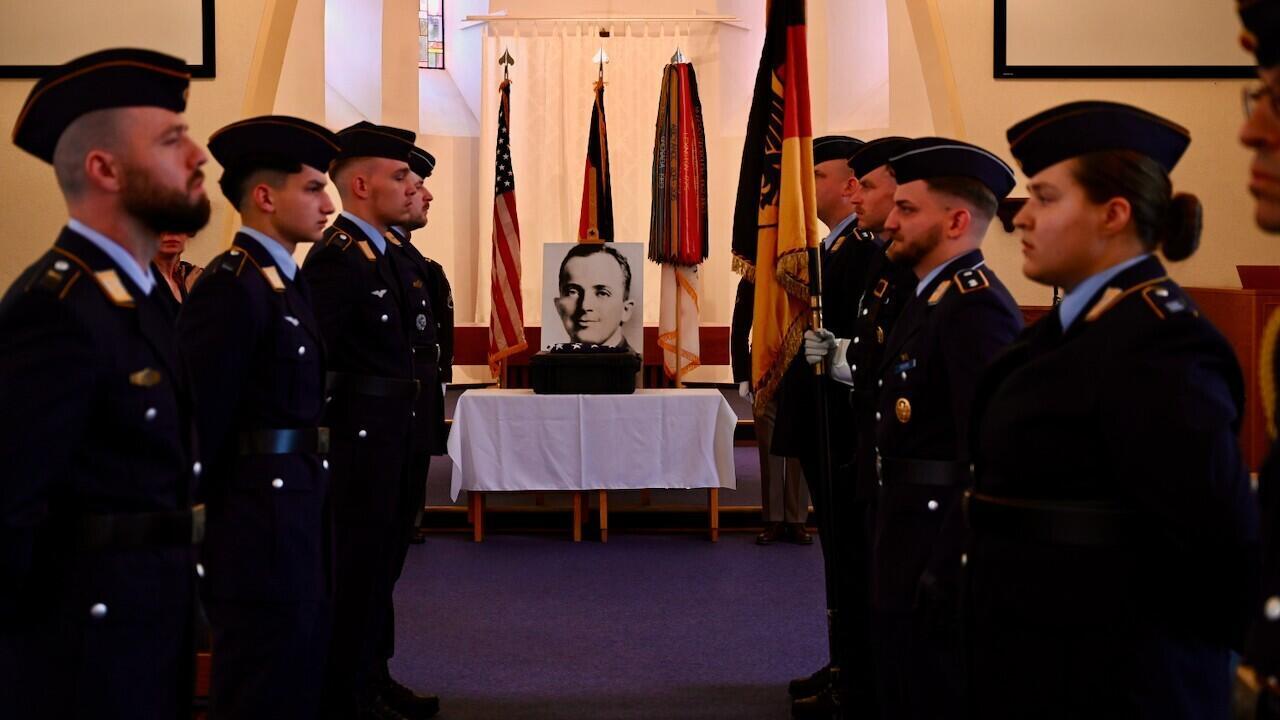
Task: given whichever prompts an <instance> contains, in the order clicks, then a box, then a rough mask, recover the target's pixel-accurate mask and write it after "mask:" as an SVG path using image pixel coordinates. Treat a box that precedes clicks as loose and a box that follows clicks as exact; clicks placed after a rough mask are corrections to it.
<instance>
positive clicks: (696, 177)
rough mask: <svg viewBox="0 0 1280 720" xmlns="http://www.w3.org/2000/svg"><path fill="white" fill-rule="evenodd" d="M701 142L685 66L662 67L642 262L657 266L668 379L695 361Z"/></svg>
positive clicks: (703, 175)
mask: <svg viewBox="0 0 1280 720" xmlns="http://www.w3.org/2000/svg"><path fill="white" fill-rule="evenodd" d="M707 246H708V242H707V143H706V134H705V132H704V129H703V124H702V105H701V102H700V101H699V99H698V81H697V75H696V74H695V73H694V70H693V65H692V64H691V63H687V62H683V63H672V64H670V65H667V67H666V69H665V70H664V72H663V76H662V94H661V96H660V97H659V100H658V119H657V122H656V124H655V132H654V146H653V206H652V209H651V212H650V215H649V259H650V260H652V261H654V262H656V263H660V264H661V265H662V303H661V310H660V314H659V321H658V346H659V347H661V348H662V351H663V369H664V370H665V371H666V374H667V377H669V378H673V379H679V378H682V377H684V376H685V375H686V374H688V373H689V372H690V371H691V370H693V369H694V368H696V367H698V366H699V365H700V364H701V362H702V361H701V357H700V349H699V344H698V325H699V299H698V288H699V281H698V265H699V264H700V263H702V261H703V260H705V259H706V258H707V250H708V248H707Z"/></svg>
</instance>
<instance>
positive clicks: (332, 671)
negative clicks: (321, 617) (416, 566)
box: [323, 398, 411, 718]
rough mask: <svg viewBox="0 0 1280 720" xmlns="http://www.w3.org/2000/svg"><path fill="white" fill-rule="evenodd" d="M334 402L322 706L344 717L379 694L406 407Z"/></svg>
mask: <svg viewBox="0 0 1280 720" xmlns="http://www.w3.org/2000/svg"><path fill="white" fill-rule="evenodd" d="M339 402H340V403H342V404H339V405H335V406H333V407H332V410H333V417H334V419H333V420H332V421H331V422H330V428H332V429H331V433H330V453H329V462H330V471H331V483H332V485H331V493H330V497H331V498H332V503H331V508H332V518H333V536H334V598H333V634H332V642H331V643H330V645H329V658H328V661H327V663H326V669H325V683H324V684H325V690H324V693H323V703H324V704H323V711H324V713H325V716H326V717H334V718H347V717H350V716H351V715H352V714H354V712H355V709H356V708H357V707H359V706H361V705H364V704H367V703H369V702H371V701H372V700H373V698H374V696H375V695H376V694H377V691H378V688H377V686H376V681H377V680H378V678H379V676H380V674H381V668H380V666H381V663H382V658H381V657H380V650H381V647H382V642H383V633H384V631H385V628H386V627H387V622H388V620H387V613H388V612H389V609H390V607H391V603H392V589H393V586H394V582H393V579H392V578H393V577H394V572H393V569H394V565H395V563H396V560H397V559H398V558H399V552H400V551H399V548H400V545H401V543H400V538H401V537H402V532H401V529H400V527H401V523H400V509H401V500H402V495H403V488H404V487H405V475H406V472H407V468H406V461H407V459H408V449H409V427H410V418H411V414H410V411H411V406H410V404H409V403H408V402H407V401H406V402H404V403H400V402H398V401H393V400H389V399H385V398H355V399H351V400H349V401H347V402H346V403H344V402H343V401H341V400H340V401H339ZM343 405H346V407H343ZM361 431H363V432H364V433H365V434H364V435H363V436H361V434H360V433H361Z"/></svg>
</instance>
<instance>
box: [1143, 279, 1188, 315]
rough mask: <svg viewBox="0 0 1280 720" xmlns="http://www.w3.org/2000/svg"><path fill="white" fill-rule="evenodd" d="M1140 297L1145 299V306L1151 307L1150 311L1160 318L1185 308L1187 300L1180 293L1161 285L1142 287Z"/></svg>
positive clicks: (1182, 310) (1183, 310)
mask: <svg viewBox="0 0 1280 720" xmlns="http://www.w3.org/2000/svg"><path fill="white" fill-rule="evenodd" d="M1142 299H1143V300H1146V301H1147V307H1149V308H1151V312H1153V313H1155V314H1156V317H1158V318H1160V319H1161V320H1165V319H1168V317H1169V316H1170V315H1176V314H1178V313H1180V312H1185V311H1186V310H1187V301H1186V300H1184V299H1183V298H1182V296H1181V293H1176V292H1173V291H1172V290H1170V289H1169V288H1167V287H1164V286H1162V285H1152V286H1149V287H1145V288H1143V289H1142Z"/></svg>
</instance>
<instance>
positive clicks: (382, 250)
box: [342, 210, 387, 255]
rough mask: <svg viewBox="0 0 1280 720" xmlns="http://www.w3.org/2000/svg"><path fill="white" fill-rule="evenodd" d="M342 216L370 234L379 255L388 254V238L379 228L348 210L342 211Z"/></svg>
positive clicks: (366, 233) (370, 239) (370, 240)
mask: <svg viewBox="0 0 1280 720" xmlns="http://www.w3.org/2000/svg"><path fill="white" fill-rule="evenodd" d="M342 217H344V218H346V219H348V220H350V221H351V222H353V223H355V224H356V227H359V228H360V229H361V230H363V231H364V234H365V235H368V236H369V242H371V243H373V246H374V247H376V248H378V254H379V255H386V254H387V239H386V238H384V237H382V234H381V233H379V232H378V229H377V228H375V227H374V226H372V225H370V224H369V223H367V222H365V221H364V220H361V219H360V218H358V217H356V216H355V215H352V214H351V213H349V212H347V211H346V210H343V211H342Z"/></svg>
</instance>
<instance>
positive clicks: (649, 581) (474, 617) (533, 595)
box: [392, 533, 826, 720]
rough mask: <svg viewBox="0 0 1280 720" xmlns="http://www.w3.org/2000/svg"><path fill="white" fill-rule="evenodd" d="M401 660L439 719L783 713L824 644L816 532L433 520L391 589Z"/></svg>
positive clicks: (401, 672) (396, 669)
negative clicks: (533, 530)
mask: <svg viewBox="0 0 1280 720" xmlns="http://www.w3.org/2000/svg"><path fill="white" fill-rule="evenodd" d="M396 611H397V612H396V616H397V617H396V620H397V635H396V638H397V647H398V652H397V653H396V657H395V658H394V659H393V661H392V672H393V674H395V676H396V677H397V678H398V679H399V680H401V681H402V682H404V683H405V684H407V685H410V686H412V687H415V688H417V689H420V690H427V691H430V692H434V693H437V694H439V695H440V697H441V708H442V710H441V713H440V718H442V720H470V719H480V718H483V719H484V720H505V719H507V718H510V719H512V720H525V719H529V720H534V719H536V720H543V719H548V720H549V719H553V718H555V719H559V718H574V719H575V720H576V719H590V720H615V719H618V720H622V719H630V718H664V719H665V718H671V719H672V720H677V719H685V718H699V719H704V718H705V719H708V720H709V719H711V718H735V719H740V718H741V719H751V718H761V719H764V718H787V717H789V709H788V708H789V704H788V699H787V693H786V683H787V681H788V680H789V679H791V678H792V677H795V676H798V675H802V674H805V673H808V672H810V671H812V670H814V669H815V668H816V667H817V666H818V665H820V664H821V663H822V662H823V661H825V659H826V639H825V629H824V611H823V599H822V560H821V555H820V553H819V550H818V547H817V545H816V544H815V545H812V546H809V547H798V546H793V545H773V546H769V547H759V546H757V545H755V544H754V535H752V534H747V533H732V534H727V535H722V536H721V539H720V542H719V543H716V544H713V543H711V542H709V541H707V540H706V539H705V536H703V535H694V534H689V535H642V534H627V535H614V536H611V537H610V539H609V542H608V544H603V545H602V544H600V543H597V542H583V543H578V544H575V543H572V542H569V541H567V540H565V539H563V536H527V535H524V536H519V535H492V536H490V537H488V538H487V539H486V540H485V542H484V543H481V544H476V543H473V542H471V540H470V537H469V536H463V535H433V536H430V537H428V538H427V541H426V543H425V544H424V545H418V546H414V547H413V548H412V550H411V552H410V555H409V559H408V562H407V563H406V567H405V571H404V575H403V577H402V578H401V580H400V583H399V584H398V586H397V589H396Z"/></svg>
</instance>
